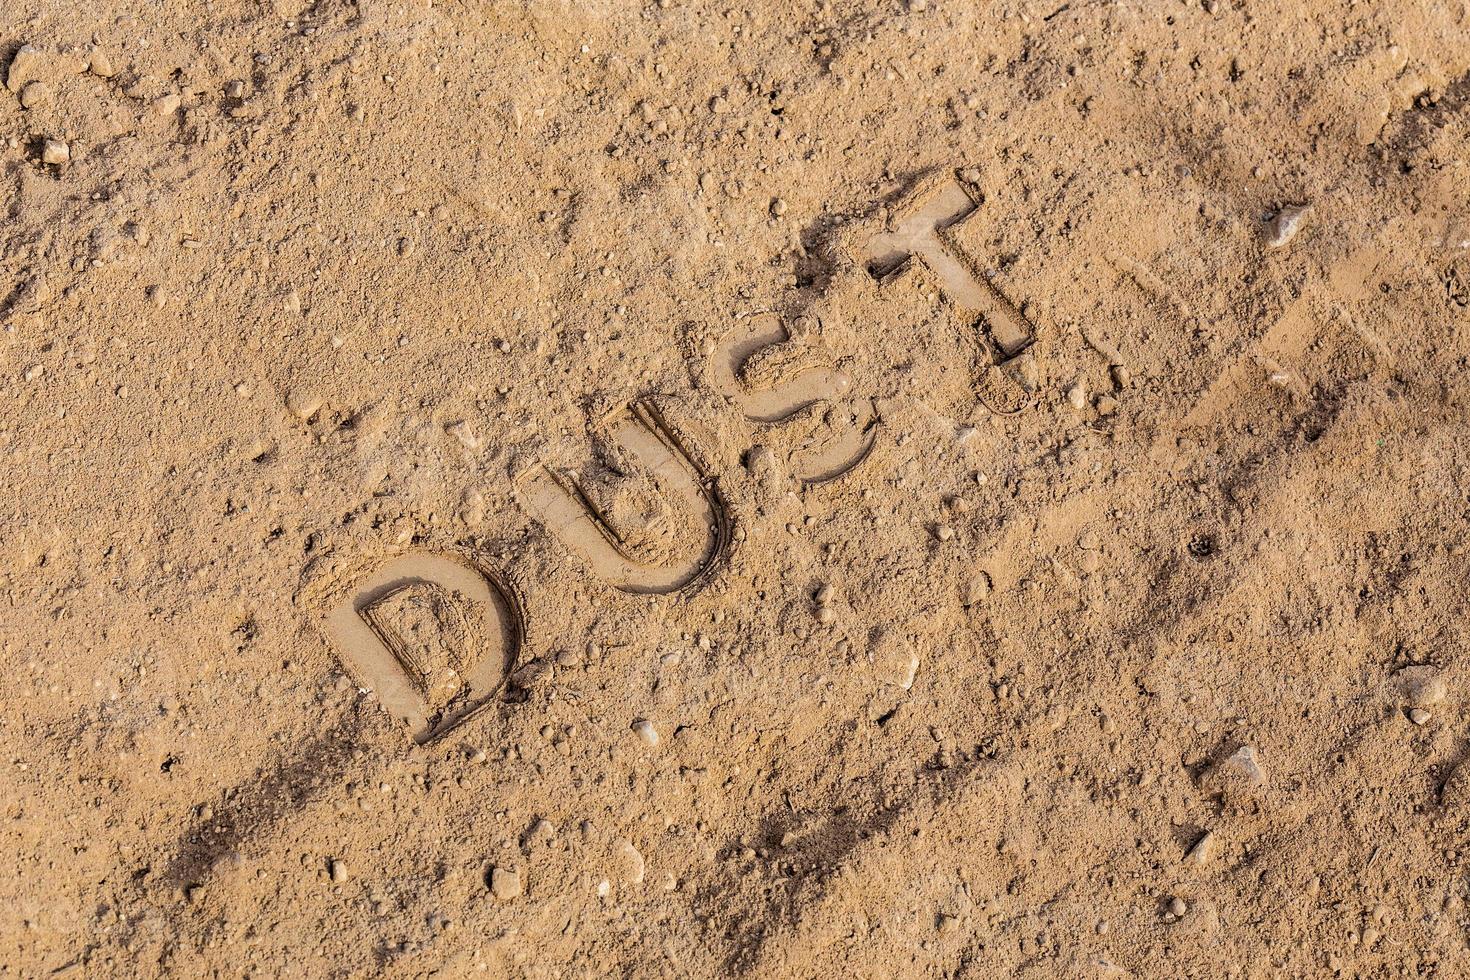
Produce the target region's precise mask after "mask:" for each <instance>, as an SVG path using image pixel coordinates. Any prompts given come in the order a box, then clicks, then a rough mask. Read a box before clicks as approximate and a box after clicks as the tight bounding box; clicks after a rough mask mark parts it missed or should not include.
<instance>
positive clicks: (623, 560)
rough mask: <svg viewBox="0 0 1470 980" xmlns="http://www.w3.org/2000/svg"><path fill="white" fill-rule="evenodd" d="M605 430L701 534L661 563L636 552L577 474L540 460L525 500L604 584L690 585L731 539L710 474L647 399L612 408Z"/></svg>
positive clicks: (658, 589) (527, 481) (628, 587)
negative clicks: (616, 409)
mask: <svg viewBox="0 0 1470 980" xmlns="http://www.w3.org/2000/svg"><path fill="white" fill-rule="evenodd" d="M608 435H609V436H610V437H611V439H612V441H613V442H615V443H616V444H617V445H618V446H619V447H621V448H622V449H624V450H626V451H627V452H628V453H629V454H630V455H631V457H633V458H634V459H636V460H637V461H638V462H639V463H640V464H641V465H642V466H643V467H644V468H645V469H646V470H647V472H648V473H649V474H650V475H651V476H652V477H653V479H654V481H655V483H656V484H657V485H658V486H659V487H660V488H661V489H664V490H666V491H667V492H670V493H671V494H672V495H673V496H674V497H675V498H676V502H677V503H679V504H682V508H681V509H682V511H683V512H684V513H692V514H695V515H697V519H698V522H699V525H700V527H701V528H702V529H703V534H702V535H701V539H700V540H698V541H696V542H694V543H693V544H692V545H690V546H688V547H682V548H679V549H678V551H677V553H675V554H673V555H671V556H669V557H668V558H667V559H664V560H661V561H650V560H647V559H644V558H640V557H638V556H636V555H635V554H634V553H633V551H632V549H631V548H630V547H629V542H628V541H627V540H626V539H625V538H624V536H623V535H622V534H621V533H620V532H619V531H618V530H617V528H616V527H614V526H613V524H612V523H610V522H609V520H608V517H607V516H606V515H605V514H603V513H602V512H601V510H600V509H599V508H598V506H597V505H596V504H595V503H594V502H593V500H592V499H591V497H590V496H589V495H588V493H587V491H586V489H585V487H584V485H583V482H582V480H581V479H580V478H579V477H578V476H577V475H576V474H574V473H572V472H571V471H568V470H562V469H557V468H553V467H550V466H538V467H536V468H535V469H534V470H532V471H531V472H530V473H528V474H527V475H526V476H525V477H524V479H523V482H522V487H521V497H522V500H523V502H524V503H525V504H526V505H527V507H528V509H529V510H530V511H531V512H532V513H533V514H535V515H536V516H537V517H538V518H539V519H540V520H541V521H542V523H543V524H545V525H546V528H547V530H549V531H550V532H551V533H552V534H553V535H555V536H556V537H557V538H558V539H560V540H561V542H562V543H563V544H564V545H566V546H567V547H568V548H569V549H571V550H572V551H573V552H575V553H576V554H578V555H580V556H581V557H582V559H583V560H584V561H585V562H586V563H587V564H588V566H589V567H590V568H591V569H592V571H593V572H594V573H595V574H596V575H597V576H598V577H599V578H601V579H602V580H603V581H605V582H607V583H608V584H609V585H613V586H615V587H617V588H619V589H622V590H623V591H625V592H638V593H649V594H659V593H669V592H676V591H678V590H680V589H683V588H685V587H687V586H689V585H692V584H694V583H695V582H697V581H699V580H700V579H701V578H703V577H704V575H705V574H706V573H707V572H708V571H709V570H710V569H711V568H713V567H714V565H715V563H716V561H717V560H718V559H719V557H720V555H721V554H722V553H723V552H724V550H725V548H726V546H727V544H728V542H729V519H728V514H727V512H726V509H725V504H724V501H723V500H722V499H721V498H720V495H719V493H718V491H717V490H716V489H715V487H714V481H713V479H712V478H710V477H709V476H707V475H706V474H705V473H704V471H703V470H702V469H701V468H700V467H699V465H698V464H697V463H696V462H695V461H694V460H693V459H692V458H691V456H690V454H689V453H688V452H687V451H685V449H684V447H683V446H682V445H680V443H679V440H678V438H677V437H676V436H675V435H674V433H673V432H672V431H671V430H670V429H669V427H668V425H667V423H666V422H665V421H664V419H663V416H662V415H660V414H659V412H658V410H657V409H655V408H654V407H653V406H652V405H650V404H648V403H647V402H638V403H635V404H633V405H631V406H629V407H628V408H627V409H626V410H624V411H622V412H619V413H617V414H616V415H615V416H614V420H613V421H612V423H611V424H610V426H609V427H608Z"/></svg>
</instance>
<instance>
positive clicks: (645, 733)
mask: <svg viewBox="0 0 1470 980" xmlns="http://www.w3.org/2000/svg"><path fill="white" fill-rule="evenodd" d="M633 731H635V732H637V733H638V737H639V738H641V739H643V741H644V742H647V743H648V746H649V748H654V747H656V746H657V745H658V741H659V739H658V729H656V728H654V727H653V722H651V721H649V720H648V719H646V718H640V719H638V720H637V721H635V722H633Z"/></svg>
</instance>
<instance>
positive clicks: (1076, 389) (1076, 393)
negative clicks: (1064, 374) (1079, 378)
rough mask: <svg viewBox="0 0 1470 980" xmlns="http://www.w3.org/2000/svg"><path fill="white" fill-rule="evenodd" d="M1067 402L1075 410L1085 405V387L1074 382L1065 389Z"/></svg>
mask: <svg viewBox="0 0 1470 980" xmlns="http://www.w3.org/2000/svg"><path fill="white" fill-rule="evenodd" d="M1067 404H1068V405H1071V406H1072V407H1073V408H1074V409H1076V410H1077V411H1079V412H1080V411H1082V410H1083V409H1084V408H1086V407H1087V389H1086V388H1084V387H1082V386H1081V385H1080V384H1075V385H1073V386H1072V387H1070V388H1068V389H1067Z"/></svg>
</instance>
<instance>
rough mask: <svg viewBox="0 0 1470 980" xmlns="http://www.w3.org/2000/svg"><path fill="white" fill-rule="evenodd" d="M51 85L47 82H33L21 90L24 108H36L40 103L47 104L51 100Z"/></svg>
mask: <svg viewBox="0 0 1470 980" xmlns="http://www.w3.org/2000/svg"><path fill="white" fill-rule="evenodd" d="M51 96H52V91H51V86H50V85H47V84H46V83H45V82H31V83H30V84H29V85H27V86H26V87H25V88H23V89H21V90H20V104H21V106H22V107H23V108H26V109H34V108H35V107H36V106H38V105H45V104H46V103H47V102H50V101H51Z"/></svg>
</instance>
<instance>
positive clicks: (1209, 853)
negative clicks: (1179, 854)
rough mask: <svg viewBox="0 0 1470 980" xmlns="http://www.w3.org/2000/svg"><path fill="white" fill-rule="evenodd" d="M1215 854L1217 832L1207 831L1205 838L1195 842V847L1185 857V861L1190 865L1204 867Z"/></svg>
mask: <svg viewBox="0 0 1470 980" xmlns="http://www.w3.org/2000/svg"><path fill="white" fill-rule="evenodd" d="M1214 854H1215V832H1214V831H1212V830H1207V831H1205V834H1204V836H1203V837H1201V838H1200V839H1199V840H1197V841H1195V842H1194V846H1193V847H1191V848H1190V849H1189V853H1188V854H1186V855H1184V860H1185V861H1188V862H1189V863H1190V864H1195V865H1203V864H1208V863H1209V861H1210V858H1211V857H1213V856H1214Z"/></svg>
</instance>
